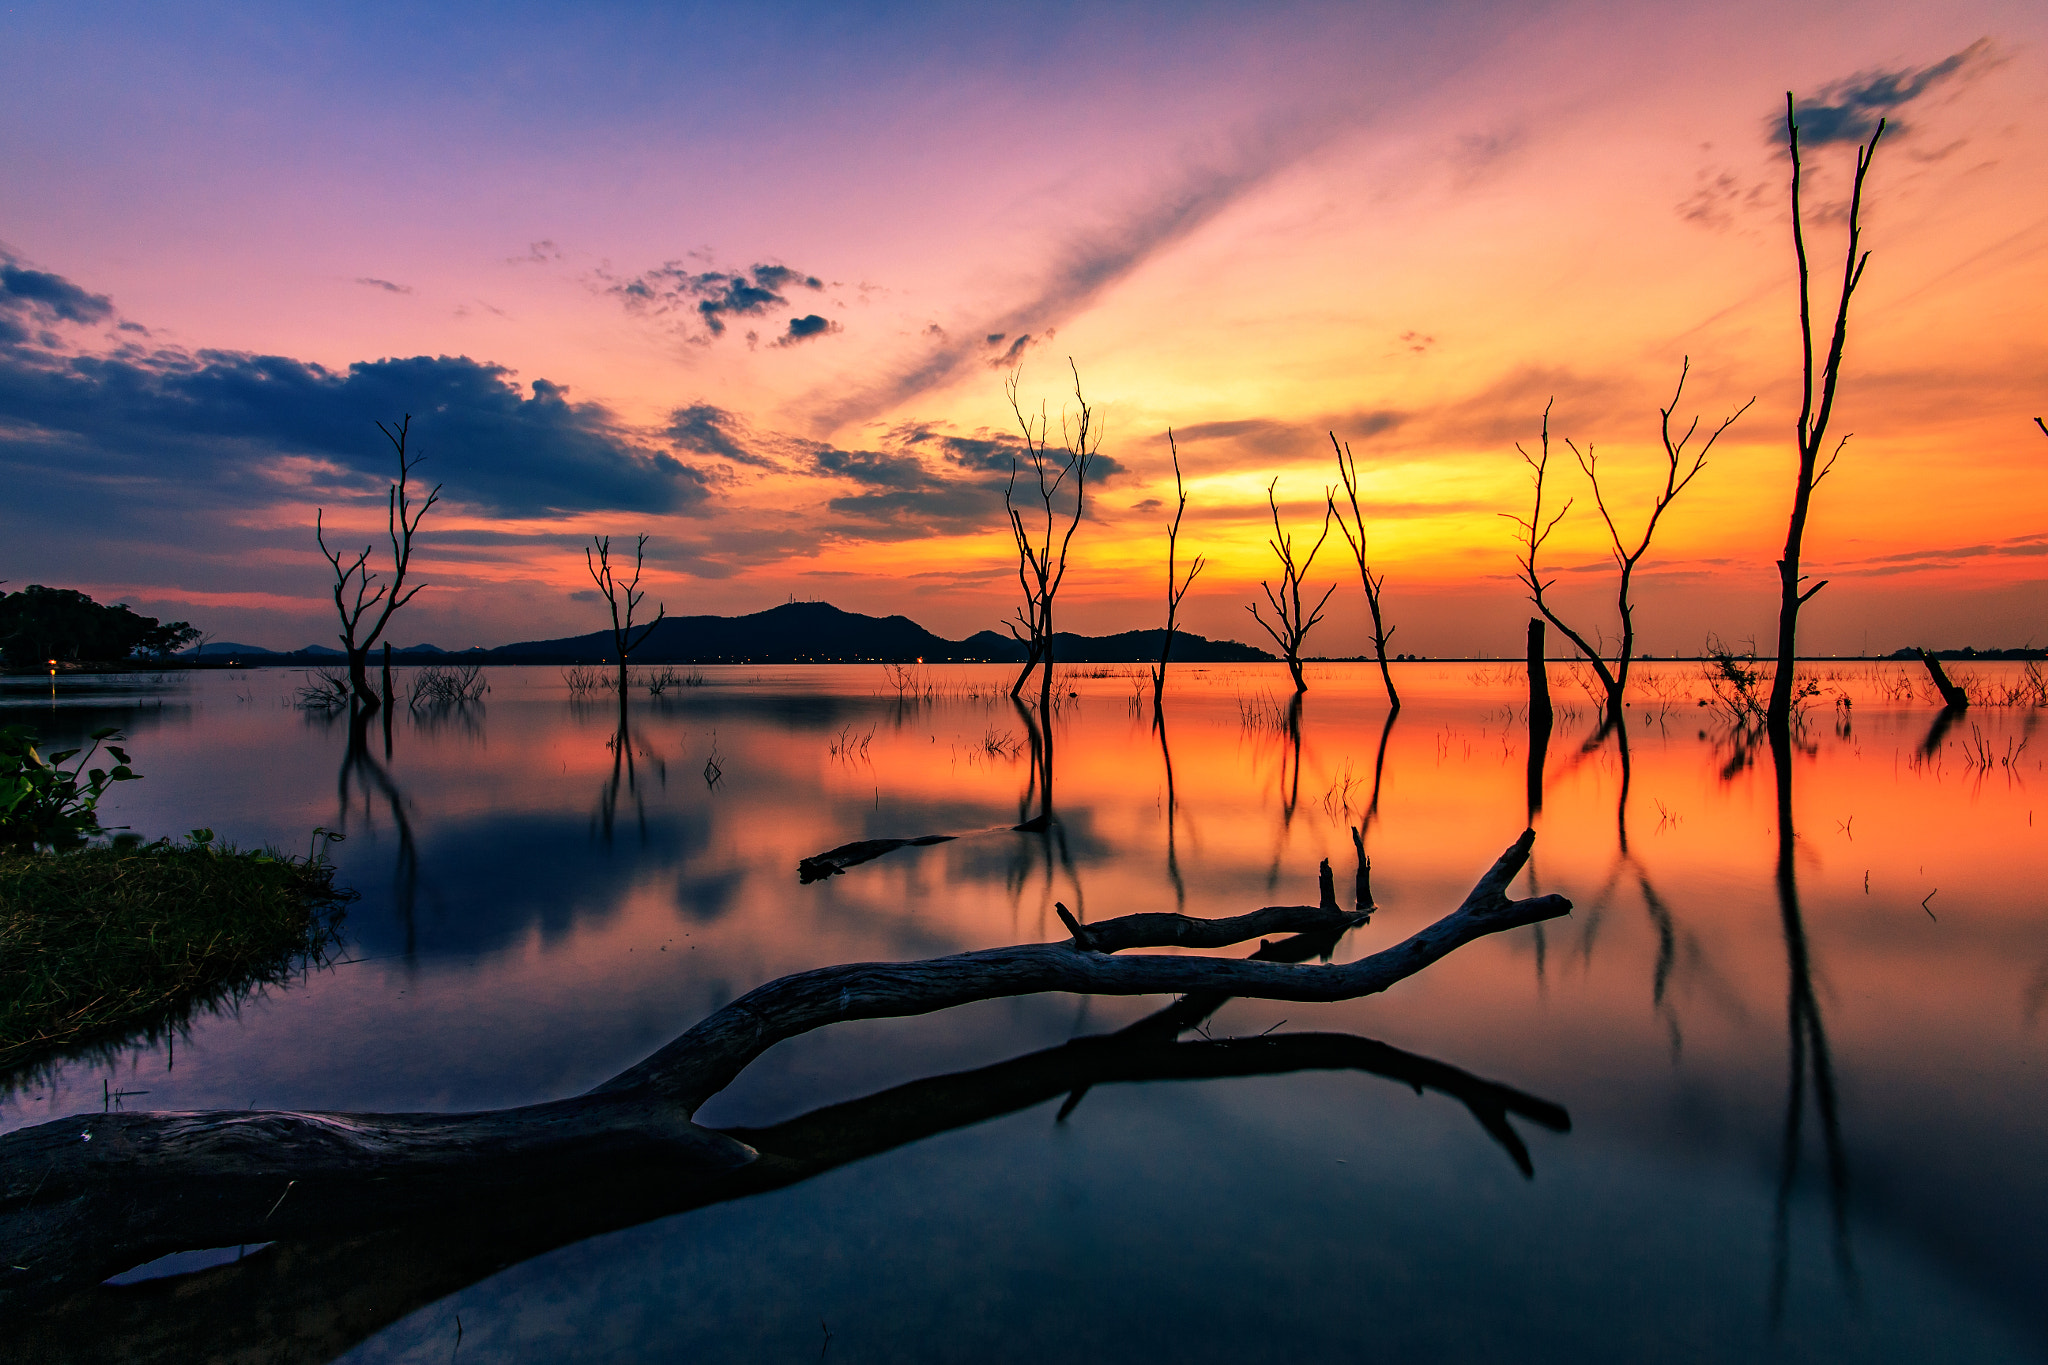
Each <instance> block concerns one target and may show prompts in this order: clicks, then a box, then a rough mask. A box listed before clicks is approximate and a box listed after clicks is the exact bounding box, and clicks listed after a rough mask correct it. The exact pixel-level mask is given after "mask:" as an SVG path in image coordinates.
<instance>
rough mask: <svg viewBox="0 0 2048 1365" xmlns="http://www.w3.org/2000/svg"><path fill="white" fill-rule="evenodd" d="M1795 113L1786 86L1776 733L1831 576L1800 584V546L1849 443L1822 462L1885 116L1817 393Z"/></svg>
mask: <svg viewBox="0 0 2048 1365" xmlns="http://www.w3.org/2000/svg"><path fill="white" fill-rule="evenodd" d="M1797 112H1798V111H1797V109H1796V108H1795V106H1794V104H1793V100H1792V92H1791V91H1789V90H1788V91H1786V92H1785V141H1786V145H1787V146H1788V147H1789V148H1790V151H1791V155H1792V251H1793V254H1794V255H1795V256H1797V257H1798V259H1799V342H1800V373H1801V385H1800V398H1799V429H1798V436H1799V474H1798V478H1797V479H1796V481H1795V482H1794V483H1793V485H1792V519H1791V523H1790V524H1789V525H1788V526H1787V527H1786V530H1785V554H1784V557H1783V558H1781V559H1780V560H1779V561H1778V667H1777V671H1776V672H1775V673H1774V674H1772V676H1771V702H1770V707H1769V709H1768V711H1767V713H1766V722H1767V724H1768V725H1769V726H1770V728H1771V730H1772V731H1773V733H1778V732H1783V733H1790V731H1791V725H1792V700H1793V698H1792V674H1793V669H1794V665H1795V662H1796V660H1797V658H1798V652H1799V651H1798V644H1799V609H1800V608H1801V607H1803V606H1805V605H1806V603H1807V601H1808V600H1809V599H1810V598H1811V597H1812V596H1813V595H1814V594H1815V593H1817V592H1819V591H1820V590H1821V589H1822V588H1825V587H1826V586H1827V580H1826V579H1822V580H1821V581H1820V582H1818V583H1816V584H1814V585H1813V586H1812V587H1810V588H1804V589H1802V588H1801V587H1800V584H1801V583H1803V582H1805V581H1806V579H1805V575H1804V574H1802V573H1800V572H1799V553H1800V548H1801V545H1802V543H1803V542H1804V540H1805V538H1806V516H1807V512H1808V511H1809V510H1810V508H1811V506H1812V503H1813V490H1814V489H1815V488H1816V487H1817V486H1818V485H1819V484H1820V481H1821V480H1822V479H1824V478H1826V477H1827V476H1828V472H1829V471H1830V470H1832V469H1833V468H1834V467H1835V461H1836V460H1838V459H1840V458H1841V455H1842V447H1843V446H1845V445H1847V444H1848V443H1849V438H1848V437H1847V436H1844V437H1843V438H1842V439H1841V440H1840V441H1838V442H1836V444H1835V449H1834V453H1833V454H1831V455H1829V456H1828V461H1827V463H1826V464H1825V465H1823V464H1821V463H1820V452H1821V447H1822V445H1823V443H1824V442H1825V441H1826V440H1827V431H1828V419H1829V418H1830V417H1831V416H1833V414H1834V409H1835V392H1836V390H1837V388H1838V387H1839V385H1840V383H1841V377H1842V351H1843V348H1844V347H1845V346H1846V345H1847V344H1848V340H1849V299H1850V296H1851V295H1853V294H1854V293H1855V292H1856V286H1857V284H1859V283H1860V282H1861V281H1862V279H1863V267H1865V266H1866V265H1869V264H1870V253H1869V252H1867V251H1866V252H1864V253H1862V255H1860V256H1859V255H1858V254H1857V250H1856V249H1857V246H1858V244H1859V243H1860V242H1861V240H1862V215H1863V177H1864V176H1866V175H1868V174H1869V173H1870V163H1871V161H1872V160H1873V159H1875V157H1876V156H1877V143H1878V139H1879V138H1882V137H1883V136H1884V124H1885V121H1884V120H1883V119H1879V120H1878V121H1877V131H1876V132H1874V133H1872V134H1871V135H1870V141H1869V142H1867V143H1864V144H1863V145H1861V146H1859V147H1858V148H1857V149H1856V183H1855V188H1854V189H1853V190H1852V191H1851V192H1850V195H1849V243H1848V250H1847V253H1846V254H1845V256H1844V260H1843V265H1842V296H1841V298H1840V300H1839V301H1838V302H1837V303H1836V305H1835V330H1834V337H1833V339H1832V340H1831V341H1829V343H1828V350H1827V355H1826V356H1825V357H1824V358H1823V359H1822V360H1821V362H1820V365H1819V367H1818V368H1819V370H1820V385H1819V392H1818V394H1816V393H1815V386H1814V369H1815V364H1814V353H1813V304H1812V293H1811V289H1810V287H1809V281H1808V277H1807V268H1806V228H1805V224H1804V223H1803V222H1802V221H1801V219H1802V210H1801V208H1800V206H1799V181H1800V164H1799V119H1798V116H1797Z"/></svg>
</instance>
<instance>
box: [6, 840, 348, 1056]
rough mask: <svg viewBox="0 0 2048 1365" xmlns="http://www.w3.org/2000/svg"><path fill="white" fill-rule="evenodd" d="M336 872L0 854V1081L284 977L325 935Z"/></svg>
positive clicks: (223, 862) (282, 862)
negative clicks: (40, 1064)
mask: <svg viewBox="0 0 2048 1365" xmlns="http://www.w3.org/2000/svg"><path fill="white" fill-rule="evenodd" d="M333 878H334V873H333V868H332V867H331V866H329V865H327V864H326V863H324V862H321V863H309V862H302V861H297V860H293V859H286V858H279V857H277V856H275V855H272V854H267V853H243V852H238V851H236V850H234V849H229V848H218V847H216V846H213V845H211V844H185V845H171V844H154V845H145V846H142V847H135V848H104V847H100V848H86V849H81V850H78V851H76V852H71V853H56V854H52V853H34V852H12V851H10V852H4V853H0V1086H4V1085H5V1084H6V1082H7V1081H8V1080H9V1079H10V1078H15V1077H18V1076H19V1074H20V1073H22V1072H23V1071H25V1070H27V1069H29V1068H33V1067H35V1066H36V1065H37V1064H39V1063H43V1062H48V1061H53V1060H55V1059H57V1058H59V1057H63V1056H67V1055H71V1054H75V1053H78V1052H81V1051H86V1050H90V1049H91V1048H93V1047H94V1046H96V1045H100V1046H104V1045H110V1044H114V1043H118V1042H120V1041H122V1040H123V1039H125V1038H127V1037H128V1036H130V1035H133V1034H138V1033H140V1034H144V1035H150V1034H154V1033H157V1032H160V1031H162V1030H165V1029H170V1028H176V1027H177V1026H179V1025H180V1024H182V1023H183V1022H184V1021H185V1020H186V1019H188V1018H190V1017H191V1015H192V1014H193V1013H194V1012H195V1011H196V1010H200V1009H203V1008H206V1007H208V1006H211V1005H217V1004H222V1003H231V1002H233V1001H237V1000H240V999H241V998H242V997H243V996H244V995H246V994H247V992H249V991H250V990H252V989H254V988H256V987H258V986H262V985H266V984H271V983H276V982H281V981H283V980H285V979H287V978H288V977H290V976H291V975H292V973H293V972H295V971H296V970H298V969H299V967H300V966H301V965H303V963H304V962H305V960H306V959H307V957H308V956H314V957H317V956H318V955H319V954H320V953H321V952H323V951H324V950H325V949H326V948H327V947H328V946H329V945H330V944H331V943H332V942H333V939H334V922H335V920H336V919H337V918H338V915H339V911H340V906H341V903H342V901H343V900H345V899H347V896H346V894H345V893H337V892H336V891H335V888H334V880H333Z"/></svg>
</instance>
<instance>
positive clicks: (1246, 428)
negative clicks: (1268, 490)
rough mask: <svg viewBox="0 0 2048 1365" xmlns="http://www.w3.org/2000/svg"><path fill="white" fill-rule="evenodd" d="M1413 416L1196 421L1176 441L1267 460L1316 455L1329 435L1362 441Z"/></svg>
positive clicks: (1179, 430)
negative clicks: (1224, 447) (1213, 444)
mask: <svg viewBox="0 0 2048 1365" xmlns="http://www.w3.org/2000/svg"><path fill="white" fill-rule="evenodd" d="M1409 417H1410V414H1408V413H1405V412H1397V411H1395V410H1393V409H1391V408H1379V409H1374V410H1372V411H1369V412H1351V413H1340V414H1337V415H1334V416H1331V417H1327V418H1324V419H1322V420H1319V421H1315V422H1288V421H1281V420H1279V419H1277V418H1272V417H1242V418H1237V419H1235V420H1231V421H1223V422H1196V423H1195V424H1194V425H1192V426H1185V427H1175V428H1174V429H1173V438H1174V440H1175V441H1177V442H1179V443H1180V444H1181V445H1182V446H1197V445H1201V444H1203V443H1205V442H1211V441H1218V442H1224V443H1227V444H1229V445H1232V446H1235V447H1236V448H1237V449H1238V450H1239V451H1242V452H1245V453H1248V454H1253V455H1262V456H1267V457H1274V458H1277V457H1284V456H1290V455H1302V454H1307V453H1317V454H1318V457H1320V455H1325V454H1328V453H1329V449H1330V433H1331V432H1332V431H1334V432H1336V433H1337V439H1338V440H1340V441H1363V440H1366V439H1367V438H1369V437H1373V436H1377V435H1379V434H1380V433H1381V432H1384V431H1392V430H1393V429H1394V428H1395V427H1398V426H1400V425H1401V424H1402V423H1404V422H1406V421H1407V420H1408V419H1409Z"/></svg>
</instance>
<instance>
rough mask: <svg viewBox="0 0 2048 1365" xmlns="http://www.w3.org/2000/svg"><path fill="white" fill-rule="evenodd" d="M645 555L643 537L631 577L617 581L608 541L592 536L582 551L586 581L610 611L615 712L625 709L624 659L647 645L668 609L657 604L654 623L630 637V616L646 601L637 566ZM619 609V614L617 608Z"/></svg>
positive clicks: (634, 548)
mask: <svg viewBox="0 0 2048 1365" xmlns="http://www.w3.org/2000/svg"><path fill="white" fill-rule="evenodd" d="M646 553H647V537H646V536H642V537H640V539H639V542H638V543H637V544H635V545H634V546H633V576H632V577H631V578H630V579H628V578H621V577H619V576H618V575H616V574H615V573H613V572H612V538H611V537H610V536H592V537H591V538H590V544H589V545H587V546H585V547H584V549H583V566H584V567H585V568H587V569H589V570H590V581H591V582H593V583H595V584H597V590H598V591H599V592H601V593H603V594H604V600H605V602H606V603H607V604H608V605H609V606H610V607H611V611H612V649H613V651H614V652H616V653H617V654H618V656H619V708H620V710H621V711H623V710H624V709H625V705H626V656H627V655H629V654H631V653H632V652H633V651H634V650H636V649H638V648H640V646H642V645H644V644H646V643H647V637H648V636H650V635H652V634H654V628H655V627H656V626H658V625H660V624H661V620H662V618H663V617H664V616H666V615H668V607H667V605H666V604H664V603H660V602H657V603H655V607H654V619H653V620H652V621H649V622H648V623H647V624H645V625H643V626H641V627H640V635H639V637H638V638H637V639H636V638H635V637H634V635H633V613H634V612H635V611H637V610H639V608H640V604H641V603H642V602H644V601H646V600H647V594H646V593H644V592H642V591H640V565H641V563H642V560H643V559H644V557H645V556H646ZM621 607H623V608H624V611H623V612H622V611H621V610H620V608H621Z"/></svg>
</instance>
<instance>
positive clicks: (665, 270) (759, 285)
mask: <svg viewBox="0 0 2048 1365" xmlns="http://www.w3.org/2000/svg"><path fill="white" fill-rule="evenodd" d="M599 277H600V278H601V279H603V280H604V281H605V292H606V293H608V294H611V295H613V296H614V297H616V298H618V299H620V300H621V301H622V302H624V303H625V305H626V307H627V308H629V309H631V310H633V311H634V312H641V313H652V314H654V315H656V316H667V315H671V314H675V313H678V312H682V313H684V315H685V316H688V315H690V314H694V315H695V317H696V319H697V321H699V322H701V323H702V324H703V325H704V328H705V330H706V331H707V332H709V333H710V335H711V336H714V337H719V336H724V335H725V320H726V319H727V318H729V317H760V316H762V315H763V314H765V313H767V312H768V310H769V309H771V308H786V307H788V306H789V297H788V293H789V291H791V290H794V289H808V290H811V291H813V292H816V291H819V290H822V289H823V288H824V287H825V282H824V281H823V280H821V279H819V278H818V277H817V276H816V275H806V274H804V273H803V272H802V271H800V270H792V269H790V268H789V267H788V266H786V265H756V266H754V267H753V268H752V270H750V271H749V270H738V271H724V270H706V271H695V272H693V271H691V270H690V269H689V268H688V267H687V266H686V265H685V264H684V263H683V262H681V261H667V262H664V263H663V264H661V265H658V266H656V267H654V269H652V270H645V271H642V272H641V273H640V274H638V275H635V276H633V277H632V278H630V279H623V280H621V279H616V278H614V277H612V276H610V275H607V274H604V273H603V272H602V271H600V272H599ZM813 317H815V315H813ZM811 321H812V319H811V318H798V319H793V320H792V322H791V324H790V329H791V330H790V332H789V333H786V334H785V336H784V341H785V342H786V341H788V340H790V339H795V340H802V339H803V338H804V337H805V336H812V335H818V334H821V333H823V332H826V331H830V330H837V329H836V328H833V327H831V325H830V324H828V323H826V322H825V320H824V319H823V318H817V319H816V321H817V323H818V326H817V327H816V328H815V329H812V330H808V331H804V332H803V333H802V334H801V335H799V334H797V324H798V323H805V324H808V323H810V322H811ZM779 344H780V343H779Z"/></svg>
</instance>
